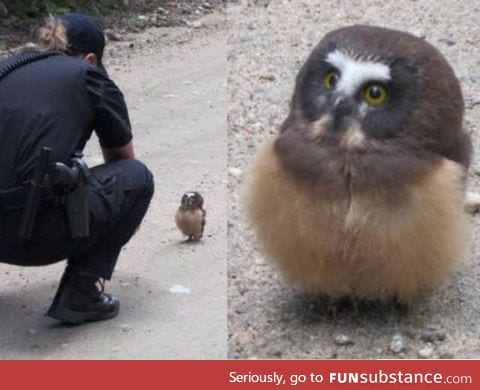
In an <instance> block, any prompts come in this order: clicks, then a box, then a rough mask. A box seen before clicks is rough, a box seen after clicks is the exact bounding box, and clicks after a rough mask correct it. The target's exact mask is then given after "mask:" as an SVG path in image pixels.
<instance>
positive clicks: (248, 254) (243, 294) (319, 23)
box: [228, 0, 480, 358]
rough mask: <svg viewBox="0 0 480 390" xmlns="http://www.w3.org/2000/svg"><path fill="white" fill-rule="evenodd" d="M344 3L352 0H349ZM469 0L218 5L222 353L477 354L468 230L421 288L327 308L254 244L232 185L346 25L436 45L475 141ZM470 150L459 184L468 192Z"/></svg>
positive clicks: (474, 39)
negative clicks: (448, 268)
mask: <svg viewBox="0 0 480 390" xmlns="http://www.w3.org/2000/svg"><path fill="white" fill-rule="evenodd" d="M353 4H354V5H353ZM479 14H480V2H479V1H470V2H467V1H448V0H440V1H419V0H417V1H415V0H395V1H392V0H386V1H381V2H379V1H373V0H360V1H356V2H351V1H348V0H339V1H336V2H325V1H300V0H291V1H289V0H274V1H261V0H257V1H246V0H245V1H238V2H235V3H234V4H232V5H231V6H230V7H229V11H228V16H229V19H230V20H229V25H230V26H231V28H230V29H229V49H228V67H229V69H228V94H229V115H228V126H229V139H228V151H229V184H228V192H229V202H228V205H229V225H228V240H229V249H228V260H229V268H228V276H229V284H228V297H229V308H228V310H229V314H228V323H229V357H230V358H394V357H395V358H480V338H479V335H480V328H479V326H478V324H479V323H480V311H479V310H480V283H479V280H480V244H479V243H478V240H477V239H476V237H478V235H479V234H480V227H479V219H478V218H479V217H476V216H473V217H472V223H473V225H474V239H473V245H472V251H471V256H470V258H469V259H468V261H467V262H466V263H465V264H464V265H463V267H461V268H460V269H459V270H458V272H456V273H455V275H453V277H452V278H451V279H450V280H449V281H448V282H447V283H446V284H445V285H444V286H442V287H441V288H439V289H437V290H436V291H435V292H434V293H433V294H432V295H431V296H428V297H425V298H424V299H422V300H419V301H418V302H415V303H414V304H412V305H411V306H410V307H409V308H408V309H406V310H405V309H402V308H398V307H394V306H389V305H385V306H379V305H370V306H369V305H361V306H360V307H359V308H358V311H357V312H355V311H354V310H352V309H351V308H348V307H347V308H343V309H342V310H340V311H339V312H338V313H337V315H336V316H335V317H333V316H331V315H329V314H328V313H326V306H325V304H324V303H321V302H314V301H312V300H310V299H309V298H307V297H305V296H303V295H302V294H300V293H298V292H295V291H293V290H291V289H290V288H288V287H287V286H286V285H285V283H284V282H283V280H282V278H281V277H280V276H279V275H278V274H277V273H276V272H275V270H274V269H273V268H272V267H271V265H270V264H269V263H268V261H267V260H266V259H265V258H264V256H262V254H260V253H259V252H258V251H257V247H256V244H255V240H254V237H253V234H252V231H251V230H250V229H249V228H248V226H247V224H246V222H245V220H244V213H243V212H242V208H241V204H242V189H243V187H242V184H243V178H244V174H245V171H246V169H247V167H248V165H249V163H250V161H251V160H252V157H253V156H254V154H255V150H256V149H257V147H258V146H259V145H261V144H262V143H263V142H264V141H265V140H267V139H270V138H272V136H273V135H274V134H276V132H277V130H278V127H279V125H280V124H281V122H282V121H283V119H284V118H285V117H286V113H287V107H288V101H289V99H290V96H291V93H292V88H293V83H294V77H295V75H296V73H297V71H298V69H299V68H300V66H301V64H302V63H303V61H304V60H305V59H306V57H307V55H308V54H309V52H310V51H311V49H312V48H313V46H314V45H315V44H316V43H317V42H318V41H319V40H320V39H321V38H322V37H323V35H324V34H325V33H326V32H328V31H330V30H332V29H335V28H338V27H341V26H345V25H350V24H371V25H380V26H385V27H390V28H396V29H401V30H406V31H409V32H412V33H414V34H416V35H419V36H423V37H425V39H427V40H428V41H429V42H431V43H432V44H434V45H435V46H436V47H438V48H439V49H440V50H441V51H442V53H443V54H444V55H445V56H446V57H447V59H448V60H449V61H450V63H451V64H452V66H453V68H454V69H455V72H456V74H457V76H458V78H459V79H460V81H461V84H462V88H463V92H464V97H465V101H466V112H465V114H466V115H465V125H466V127H467V128H468V130H469V131H470V132H471V134H472V136H473V141H474V146H475V149H476V150H478V149H479V142H480V134H479V131H480V129H479V127H478V125H477V123H478V122H479V120H480V50H479V47H480V28H479V24H478V15H479ZM479 185H480V160H479V159H478V158H477V157H476V158H475V159H474V162H473V165H472V168H471V171H470V181H469V189H470V190H472V191H477V192H478V191H479V189H480V188H479Z"/></svg>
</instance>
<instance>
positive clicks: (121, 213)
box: [0, 159, 154, 279]
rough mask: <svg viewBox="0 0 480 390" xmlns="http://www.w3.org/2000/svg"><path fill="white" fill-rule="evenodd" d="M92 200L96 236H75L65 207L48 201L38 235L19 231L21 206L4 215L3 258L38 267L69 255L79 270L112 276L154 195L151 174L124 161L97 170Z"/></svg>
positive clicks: (38, 223) (0, 224)
mask: <svg viewBox="0 0 480 390" xmlns="http://www.w3.org/2000/svg"><path fill="white" fill-rule="evenodd" d="M90 172H91V178H90V180H89V191H88V203H89V210H90V236H89V237H87V238H77V239H72V238H70V232H69V229H68V222H67V218H66V215H65V211H64V209H63V207H62V206H53V205H43V207H42V209H41V210H40V211H39V214H38V217H37V221H36V224H35V228H34V233H33V237H32V238H31V239H29V240H22V239H20V238H19V237H18V234H17V231H18V226H19V221H20V215H21V210H19V211H13V212H7V213H4V214H1V215H0V262H4V263H10V264H16V265H23V266H37V265H46V264H51V263H54V262H58V261H61V260H65V259H68V264H69V265H71V266H73V267H74V268H76V269H79V270H82V271H85V272H89V273H91V274H94V275H97V276H100V277H102V278H105V279H110V278H111V276H112V273H113V270H114V268H115V264H116V262H117V258H118V256H119V254H120V251H121V248H122V247H123V246H124V245H125V244H126V243H127V242H128V241H129V240H130V238H131V237H132V236H133V234H134V233H135V230H136V229H137V228H138V226H139V225H140V222H141V221H142V219H143V217H144V215H145V213H146V212H147V209H148V206H149V204H150V200H151V198H152V196H153V190H154V184H153V176H152V174H151V172H150V171H149V170H148V169H147V168H146V167H145V165H143V164H142V163H141V162H139V161H138V160H134V159H124V160H119V161H115V162H109V163H106V164H103V165H99V166H96V167H94V168H92V169H91V171H90Z"/></svg>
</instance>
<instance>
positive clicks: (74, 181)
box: [54, 152, 90, 238]
mask: <svg viewBox="0 0 480 390" xmlns="http://www.w3.org/2000/svg"><path fill="white" fill-rule="evenodd" d="M82 157H83V154H82V153H81V152H76V153H75V155H74V157H73V158H72V159H71V160H70V161H71V166H70V167H69V166H67V165H65V164H63V163H58V162H57V163H55V165H54V178H55V180H54V182H55V183H56V184H57V185H60V186H63V187H64V190H65V193H66V196H65V211H66V213H67V219H68V226H69V229H70V235H71V237H72V238H82V237H88V236H89V235H90V218H89V212H88V200H87V190H88V177H89V174H90V173H89V171H88V166H87V164H86V163H85V162H84V161H83V160H82Z"/></svg>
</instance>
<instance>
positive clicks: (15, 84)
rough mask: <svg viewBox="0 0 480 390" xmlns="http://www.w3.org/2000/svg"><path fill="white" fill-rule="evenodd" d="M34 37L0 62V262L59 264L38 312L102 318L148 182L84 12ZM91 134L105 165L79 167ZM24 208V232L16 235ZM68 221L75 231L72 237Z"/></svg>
mask: <svg viewBox="0 0 480 390" xmlns="http://www.w3.org/2000/svg"><path fill="white" fill-rule="evenodd" d="M39 40H40V42H39V49H38V50H37V49H35V50H29V51H27V52H22V53H20V54H17V55H15V56H13V57H11V58H8V59H6V60H4V61H3V62H0V140H1V141H0V262H4V263H9V264H15V265H22V266H40V265H47V264H51V263H54V262H58V261H62V260H65V259H66V260H67V265H66V269H65V272H64V274H63V277H62V278H61V281H60V285H59V287H58V291H57V293H56V295H55V298H54V300H53V303H52V305H51V306H50V308H49V310H48V312H47V315H48V316H50V317H53V318H55V319H58V320H60V321H63V322H67V323H73V324H80V323H84V322H87V321H97V320H105V319H108V318H112V317H115V316H116V315H117V314H118V311H119V300H118V299H117V298H116V297H115V296H113V295H111V294H108V293H106V292H104V291H103V285H104V281H105V280H110V278H111V277H112V273H113V271H114V268H115V264H116V262H117V259H118V257H119V254H120V251H121V248H122V247H123V246H124V245H125V244H126V243H127V242H128V241H129V240H130V239H131V238H132V236H133V235H134V233H135V231H136V230H137V228H138V227H139V225H140V223H141V221H142V219H143V217H144V215H145V214H146V212H147V209H148V207H149V204H150V200H151V198H152V195H153V190H154V184H153V177H152V174H151V172H150V171H149V170H148V169H147V168H146V167H145V165H144V164H142V163H141V162H140V161H138V160H136V159H135V158H134V148H133V145H132V133H131V127H130V121H129V117H128V111H127V107H126V105H125V101H124V98H123V95H122V93H121V92H120V90H119V89H118V87H117V86H116V85H115V84H114V83H113V82H112V80H110V78H109V76H108V74H107V73H106V71H105V69H104V67H103V65H102V54H103V50H104V47H105V38H104V34H103V32H102V30H101V29H100V27H99V26H98V25H97V24H96V23H95V22H94V21H93V20H92V19H90V18H89V17H87V16H85V15H80V14H67V15H64V16H62V17H60V18H53V17H51V18H49V19H48V21H47V24H46V25H45V27H43V28H42V29H40V31H39ZM93 131H95V132H96V134H97V136H98V138H99V140H100V145H101V147H102V152H103V156H104V160H105V163H104V164H102V165H99V166H95V167H93V168H91V169H81V168H82V160H81V154H80V153H79V152H81V151H82V150H83V148H84V147H85V144H86V142H87V141H88V139H89V138H90V136H91V134H92V132H93ZM42 151H48V152H49V153H48V163H47V164H45V161H43V162H42V159H41V158H40V156H41V155H42V154H41V153H42ZM42 164H43V167H41V169H40V168H39V165H42ZM75 164H77V166H75ZM62 167H63V168H64V169H63V170H62V169H59V168H62ZM83 167H84V165H83ZM56 168H57V169H56ZM39 172H40V173H39ZM62 172H63V173H62ZM79 173H80V175H79ZM78 178H80V179H78ZM81 179H83V190H82V191H80V187H78V186H79V185H81V184H82V180H81ZM33 190H35V191H34V192H35V194H33V192H32V191H33ZM32 194H33V195H32ZM72 194H76V195H75V197H74V196H72ZM78 194H80V195H81V196H77V195H78ZM74 198H75V199H74ZM72 199H74V201H72ZM78 199H79V204H75V202H77V203H78ZM72 204H73V205H72ZM32 205H34V208H35V209H34V210H33V213H32V210H27V208H32ZM82 207H83V209H84V210H83V211H84V214H85V215H81V214H82V212H81V211H82ZM26 210H27V211H29V212H30V214H29V215H30V216H33V218H30V219H28V218H27V220H28V221H29V222H30V224H31V226H30V229H26V230H25V226H23V232H21V233H19V229H20V228H21V227H22V224H25V218H26ZM79 210H80V212H79ZM76 213H77V214H79V215H76ZM72 215H73V217H72ZM78 217H79V218H80V219H81V223H80V225H81V224H82V221H83V223H84V226H83V228H82V229H81V232H80V233H78V232H75V231H72V230H75V226H76V225H75V224H76V223H77V222H78V221H77V222H75V219H76V218H77V219H78ZM72 220H73V222H72ZM32 221H34V223H32ZM85 223H86V225H85ZM27 225H28V224H27ZM77 225H78V223H77ZM72 226H73V228H72ZM21 230H22V229H21ZM28 230H30V231H28Z"/></svg>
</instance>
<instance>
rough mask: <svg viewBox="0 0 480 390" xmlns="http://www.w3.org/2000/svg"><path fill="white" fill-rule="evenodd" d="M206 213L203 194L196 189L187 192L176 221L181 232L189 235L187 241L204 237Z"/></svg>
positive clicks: (176, 215) (183, 197)
mask: <svg viewBox="0 0 480 390" xmlns="http://www.w3.org/2000/svg"><path fill="white" fill-rule="evenodd" d="M206 215H207V212H206V211H205V210H204V209H203V197H202V195H200V193H198V192H196V191H189V192H185V194H183V196H182V200H181V203H180V207H179V208H178V210H177V212H176V214H175V222H176V224H177V227H178V228H179V229H180V230H181V232H182V233H183V234H185V235H186V236H188V239H187V241H198V240H200V239H201V238H202V236H203V230H204V228H205V223H206V219H205V217H206Z"/></svg>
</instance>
